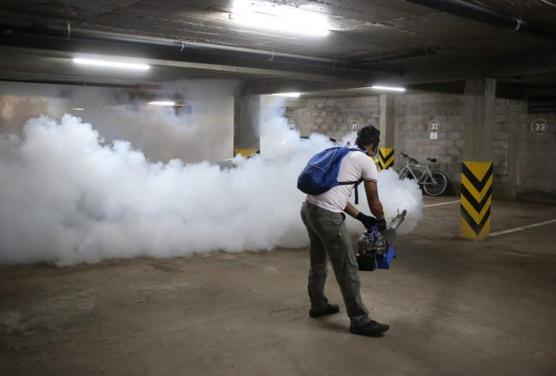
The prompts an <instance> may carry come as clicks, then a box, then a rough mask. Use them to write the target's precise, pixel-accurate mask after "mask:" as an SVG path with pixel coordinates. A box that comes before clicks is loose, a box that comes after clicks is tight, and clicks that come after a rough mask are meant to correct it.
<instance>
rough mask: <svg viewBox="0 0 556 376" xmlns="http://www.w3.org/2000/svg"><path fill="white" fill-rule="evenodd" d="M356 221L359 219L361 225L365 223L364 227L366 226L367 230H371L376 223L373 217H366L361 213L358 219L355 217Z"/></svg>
mask: <svg viewBox="0 0 556 376" xmlns="http://www.w3.org/2000/svg"><path fill="white" fill-rule="evenodd" d="M355 219H357V220H359V221H360V222H361V223H363V226H365V228H366V229H369V228H371V226H372V225H374V224H375V223H376V221H375V219H374V218H373V217H370V216H368V215H365V214H363V213H362V212H359V214H357V217H355Z"/></svg>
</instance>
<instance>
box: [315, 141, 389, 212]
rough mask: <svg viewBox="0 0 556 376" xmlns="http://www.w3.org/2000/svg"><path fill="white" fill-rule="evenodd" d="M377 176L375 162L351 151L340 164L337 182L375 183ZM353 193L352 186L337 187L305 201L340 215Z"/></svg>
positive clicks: (365, 155) (364, 155) (357, 152)
mask: <svg viewBox="0 0 556 376" xmlns="http://www.w3.org/2000/svg"><path fill="white" fill-rule="evenodd" d="M377 176H378V171H377V169H376V165H375V162H374V161H373V160H372V159H371V158H370V157H369V156H367V154H365V153H362V152H360V151H351V152H349V154H348V155H346V156H345V157H344V158H343V159H342V161H341V162H340V171H339V172H338V181H339V182H344V181H358V180H361V179H363V180H364V181H375V182H376V179H377ZM352 192H353V184H350V185H337V186H335V187H333V188H331V189H329V190H328V191H326V192H324V193H322V194H320V195H316V196H313V195H307V201H308V202H310V203H311V204H313V205H316V206H318V207H319V208H322V209H325V210H328V211H331V212H335V213H341V212H343V211H344V209H345V207H346V205H347V203H348V200H349V197H350V196H351V193H352Z"/></svg>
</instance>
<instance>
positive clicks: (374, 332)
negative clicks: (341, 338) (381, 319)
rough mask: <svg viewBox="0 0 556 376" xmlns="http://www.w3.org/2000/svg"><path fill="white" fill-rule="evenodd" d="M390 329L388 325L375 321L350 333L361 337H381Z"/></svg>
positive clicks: (353, 329)
mask: <svg viewBox="0 0 556 376" xmlns="http://www.w3.org/2000/svg"><path fill="white" fill-rule="evenodd" d="M388 328H389V326H388V325H386V324H381V323H378V322H376V321H374V320H373V321H371V322H370V323H367V324H365V325H363V326H359V327H355V328H350V329H349V331H350V332H352V333H353V334H357V335H360V336H366V337H381V336H382V334H383V333H384V332H385V331H387V330H388Z"/></svg>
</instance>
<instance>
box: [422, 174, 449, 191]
mask: <svg viewBox="0 0 556 376" xmlns="http://www.w3.org/2000/svg"><path fill="white" fill-rule="evenodd" d="M431 178H432V179H431ZM423 191H425V193H426V194H427V195H429V196H441V195H443V194H445V193H446V192H447V191H448V178H447V177H446V175H444V174H443V173H442V172H431V176H430V177H428V178H427V179H425V183H424V184H423Z"/></svg>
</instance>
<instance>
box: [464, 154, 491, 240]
mask: <svg viewBox="0 0 556 376" xmlns="http://www.w3.org/2000/svg"><path fill="white" fill-rule="evenodd" d="M491 204H492V162H472V161H464V162H463V167H462V173H461V196H460V206H461V215H460V220H459V233H460V236H461V237H463V238H465V239H473V240H480V239H484V238H486V237H487V236H488V235H489V233H490V206H491Z"/></svg>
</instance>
